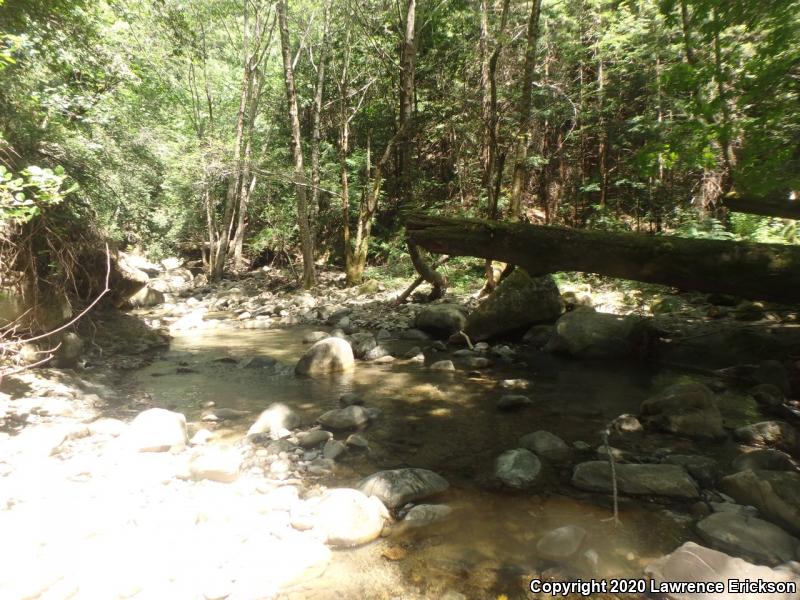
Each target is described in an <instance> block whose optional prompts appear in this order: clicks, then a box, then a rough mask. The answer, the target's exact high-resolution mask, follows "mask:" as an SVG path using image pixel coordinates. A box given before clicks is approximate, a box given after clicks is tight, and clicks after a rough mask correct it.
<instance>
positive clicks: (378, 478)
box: [358, 468, 450, 508]
mask: <svg viewBox="0 0 800 600" xmlns="http://www.w3.org/2000/svg"><path fill="white" fill-rule="evenodd" d="M448 487H450V484H449V483H448V482H447V480H446V479H445V478H444V477H442V476H441V475H438V474H437V473H434V472H433V471H429V470H428V469H416V468H406V469H394V470H390V471H378V472H377V473H373V474H372V475H370V476H368V477H365V478H364V479H362V480H361V481H360V482H359V484H358V489H359V490H361V491H362V492H364V493H365V494H367V495H368V496H376V497H377V498H378V499H379V500H380V501H381V502H383V503H384V504H385V505H386V506H387V507H389V508H397V507H399V506H403V505H404V504H406V503H408V502H412V501H415V500H422V499H423V498H428V497H429V496H434V495H436V494H440V493H442V492H444V491H445V490H446V489H447V488H448Z"/></svg>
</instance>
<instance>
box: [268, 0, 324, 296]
mask: <svg viewBox="0 0 800 600" xmlns="http://www.w3.org/2000/svg"><path fill="white" fill-rule="evenodd" d="M287 3H288V0H278V3H277V9H278V26H279V28H280V32H281V54H282V56H283V78H284V83H285V85H286V102H287V104H288V107H289V125H290V127H291V130H292V154H293V156H294V186H295V193H296V195H297V222H298V228H299V230H300V246H301V249H302V252H303V287H305V288H310V287H313V286H314V285H315V284H316V274H315V272H314V247H313V245H312V244H313V242H312V238H311V231H310V223H309V220H308V196H307V190H306V175H305V169H304V167H303V146H302V142H301V138H300V118H299V116H298V112H297V91H296V89H295V84H294V69H293V67H292V54H291V50H290V42H289V24H288V18H287V13H288V6H287Z"/></svg>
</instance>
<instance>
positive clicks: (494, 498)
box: [0, 276, 800, 600]
mask: <svg viewBox="0 0 800 600" xmlns="http://www.w3.org/2000/svg"><path fill="white" fill-rule="evenodd" d="M162 280H168V281H169V285H173V286H175V287H174V289H173V288H170V287H166V288H165V290H166V291H165V292H164V293H165V296H164V297H163V298H158V300H159V301H160V300H162V299H163V300H165V301H166V302H165V303H160V304H158V305H156V306H153V307H146V308H142V309H139V310H137V311H136V312H137V316H138V317H139V318H140V319H142V320H144V321H145V322H146V323H148V324H149V325H150V326H151V327H152V328H155V329H158V328H161V329H163V330H169V333H170V335H171V338H172V339H171V343H170V345H169V347H168V348H164V349H163V350H155V349H154V348H153V344H149V345H148V344H144V343H142V342H141V340H140V341H139V343H140V345H141V346H140V347H137V350H140V351H141V352H142V354H139V355H136V354H131V353H130V352H128V353H125V352H123V350H124V348H123V346H125V345H130V344H132V343H134V342H132V341H131V338H130V336H129V337H128V338H126V337H125V336H124V335H120V336H119V337H118V339H117V340H114V339H111V340H106V342H109V343H110V344H111V346H112V347H114V348H115V349H116V352H114V353H113V356H111V357H109V356H104V357H99V356H97V355H94V356H92V355H90V356H89V358H88V360H87V361H86V362H84V364H83V368H82V369H78V370H77V371H74V372H73V371H69V370H66V371H63V370H62V371H59V370H48V371H43V370H38V371H34V372H29V373H25V374H23V375H21V376H18V377H16V378H14V379H7V380H6V381H5V382H3V387H2V391H3V393H4V394H5V395H4V396H3V397H2V398H0V399H2V400H3V406H4V411H5V412H4V414H3V424H4V426H3V431H4V432H5V434H4V435H3V436H2V439H0V445H2V449H3V451H2V452H0V456H1V457H2V458H0V469H2V471H1V472H0V475H2V478H0V482H1V483H2V484H3V485H2V486H1V487H0V522H1V523H2V530H3V531H4V532H6V531H7V532H9V533H10V535H9V536H8V537H7V538H6V542H4V544H3V557H2V560H3V563H2V564H3V565H5V566H6V567H7V568H4V570H3V576H2V577H0V597H3V598H6V597H8V598H37V597H41V598H70V597H75V598H101V597H102V598H115V597H126V598H127V597H130V598H232V599H234V598H327V597H342V596H344V597H363V598H410V599H411V598H449V599H451V600H452V599H454V598H496V597H500V596H502V595H505V596H506V597H508V598H529V597H531V595H530V593H529V592H528V582H529V581H530V580H531V579H533V578H541V579H544V580H559V581H566V580H570V579H576V578H589V577H605V578H610V577H642V576H647V577H653V578H655V579H657V580H675V579H680V578H681V577H683V578H688V579H696V578H700V579H705V580H710V579H713V578H725V577H727V575H726V574H727V573H728V572H729V570H730V569H733V568H736V569H737V570H741V569H742V568H744V567H742V565H746V568H747V569H752V570H753V571H752V573H754V574H756V573H757V574H758V576H759V577H761V578H772V579H776V580H795V579H797V578H798V577H800V575H799V574H798V570H797V568H796V566H795V563H794V562H793V561H796V560H797V559H798V558H800V555H798V551H799V546H800V542H798V537H797V536H798V535H800V500H798V498H800V473H798V469H797V463H796V457H797V456H798V440H797V429H796V426H795V423H796V421H793V409H794V405H793V404H792V402H791V400H789V399H787V393H788V394H789V395H790V390H791V387H788V386H790V384H791V377H792V374H791V373H790V372H789V371H787V370H786V366H785V364H786V363H785V361H784V362H783V363H777V366H776V363H775V362H770V361H769V360H768V361H767V362H757V361H756V362H755V363H754V364H747V365H746V368H744V367H742V366H741V365H736V366H737V369H738V370H736V371H735V372H733V373H732V372H731V371H725V372H719V373H714V372H711V371H704V372H703V373H702V374H698V372H697V370H696V369H695V370H693V372H687V371H686V370H681V369H674V368H672V369H665V368H663V367H662V368H658V369H654V368H652V367H648V366H646V365H642V364H640V363H639V362H638V361H636V360H633V361H631V360H630V356H631V355H632V354H633V355H635V354H636V353H638V352H639V350H640V348H641V343H640V342H641V339H642V338H641V335H640V332H641V323H640V320H639V319H638V318H634V317H630V318H627V317H623V316H620V315H612V314H610V313H605V312H602V311H599V312H596V311H593V310H590V309H588V308H578V309H577V310H573V311H571V312H568V313H566V314H565V315H563V316H561V317H558V315H557V314H550V315H549V316H548V317H547V318H545V319H543V321H545V322H543V323H541V324H534V325H533V326H532V328H531V330H530V331H529V332H528V333H527V334H526V335H525V336H524V337H523V338H519V337H517V338H516V340H517V341H514V342H501V343H497V342H492V341H491V338H490V337H489V336H488V334H487V336H486V337H487V340H488V341H478V340H479V339H480V338H481V337H483V333H482V332H481V331H480V330H481V329H483V330H485V329H486V328H487V327H492V326H493V325H492V323H493V321H492V320H491V319H487V318H485V315H481V312H480V311H483V312H485V311H486V309H485V306H484V307H483V308H481V309H475V301H474V300H469V299H464V298H455V299H451V300H450V301H449V302H448V303H445V304H443V305H433V306H422V307H421V306H417V305H407V306H401V307H398V306H393V305H389V304H387V300H389V299H390V297H391V295H392V293H393V291H392V290H381V289H380V287H381V286H380V284H377V283H376V282H370V283H369V284H367V285H365V286H364V287H362V288H361V289H357V290H351V291H348V290H344V289H340V288H338V287H337V286H336V285H334V284H333V283H332V282H329V286H328V287H327V288H325V290H324V291H321V292H317V294H316V295H311V294H305V293H296V292H295V293H291V292H289V291H288V290H287V291H285V292H284V291H281V290H272V291H270V290H265V287H268V286H265V285H264V281H263V280H261V279H259V278H251V279H248V280H244V281H238V282H228V283H226V284H223V285H222V286H218V287H213V288H212V287H203V286H202V285H200V286H192V285H190V284H189V282H188V281H187V278H178V277H174V276H171V277H169V278H163V279H162ZM162 287H163V286H162ZM535 287H536V289H537V290H538V291H537V293H540V292H541V290H542V289H545V291H546V290H547V288H548V285H547V284H538V283H537V284H536V285H535ZM556 292H557V290H556ZM506 298H508V294H507V296H506ZM512 299H513V298H512ZM566 300H567V301H568V302H572V303H573V305H575V304H577V305H578V306H579V305H580V304H581V303H583V304H586V303H588V302H587V301H586V299H585V297H581V296H580V294H573V296H572V297H567V298H566ZM512 304H514V303H513V302H512ZM560 306H561V305H560V304H559V308H558V312H559V313H560V312H561V310H562V309H561V308H560ZM511 308H513V306H512V307H510V308H509V307H508V305H504V308H503V310H506V311H508V310H510V309H511ZM689 308H691V306H689ZM531 310H534V311H535V312H539V313H541V314H548V313H554V312H555V306H554V303H553V302H552V295H551V301H550V302H542V303H540V305H539V306H536V307H534V306H531ZM685 310H687V309H686V307H683V308H681V309H680V310H678V311H676V312H677V313H678V315H681V314H682V311H685ZM701 311H702V312H703V313H705V312H707V309H706V308H705V307H701ZM476 312H477V313H478V314H479V316H481V318H480V319H477V320H474V319H473V321H472V323H471V324H470V323H468V321H467V317H466V315H467V314H474V313H476ZM556 317H558V319H559V320H558V322H556V324H555V325H552V324H551V323H550V322H552V320H553V319H554V318H556ZM680 318H681V319H683V320H684V321H685V320H686V315H685V314H683V316H681V317H680ZM698 318H699V317H698ZM703 318H704V319H708V318H709V317H703ZM714 319H715V320H716V317H714ZM678 320H679V319H678V318H677V316H676V319H675V321H674V322H677V321H678ZM509 321H513V319H511V318H509ZM547 321H550V322H547ZM703 323H704V326H708V325H707V324H706V322H705V321H704V322H703ZM514 324H515V326H516V327H517V328H518V327H519V323H517V322H514ZM661 328H662V329H665V328H666V327H665V326H664V325H663V324H662V325H661ZM462 330H466V331H467V332H469V335H468V336H467V338H464V337H463V336H460V335H458V334H457V335H455V336H453V337H451V335H452V334H453V333H456V332H458V331H462ZM492 334H494V332H492ZM111 337H112V338H113V337H114V336H111ZM140 337H141V336H140ZM153 339H154V340H155V339H156V338H153ZM509 339H513V338H509ZM781 339H783V338H781ZM115 342H116V343H117V346H114V343H115ZM714 343H717V342H716V341H714ZM777 343H779V344H780V343H782V341H780V340H779V342H777ZM559 351H560V353H559ZM670 351H672V349H670ZM564 354H566V355H567V356H564ZM776 354H777V355H779V352H778V351H777V350H776ZM569 355H571V356H569ZM772 357H773V355H770V356H769V357H768V358H772ZM601 359H602V360H601ZM109 364H113V365H114V366H115V367H116V369H115V370H113V371H112V370H109V369H108V365H109ZM612 465H613V466H612ZM612 473H613V476H612ZM614 480H616V486H617V488H618V496H619V497H618V512H619V515H618V516H619V522H618V523H617V522H615V521H614V520H613V519H609V518H610V517H612V516H613V507H614V500H613V493H612V492H613V487H614ZM687 557H689V558H688V559H687ZM737 561H738V562H737ZM781 597H782V598H783V597H786V596H781Z"/></svg>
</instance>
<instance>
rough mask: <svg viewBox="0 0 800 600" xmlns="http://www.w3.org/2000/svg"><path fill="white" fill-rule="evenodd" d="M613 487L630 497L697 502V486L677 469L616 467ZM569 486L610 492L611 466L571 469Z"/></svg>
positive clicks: (600, 464)
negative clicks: (570, 484) (653, 497)
mask: <svg viewBox="0 0 800 600" xmlns="http://www.w3.org/2000/svg"><path fill="white" fill-rule="evenodd" d="M615 471H616V476H617V487H618V489H619V491H620V493H622V494H631V495H634V496H637V495H643V496H672V497H676V498H697V497H698V496H699V495H700V493H699V490H698V489H697V483H695V481H694V479H692V478H691V477H690V476H689V474H688V473H687V472H686V469H684V468H683V467H681V466H679V465H663V464H661V465H657V464H616V465H615ZM572 485H574V486H575V487H577V488H580V489H582V490H588V491H590V492H607V493H610V492H612V491H613V483H612V478H611V463H609V462H606V461H599V460H598V461H590V462H585V463H580V464H579V465H576V466H575V470H574V471H573V473H572Z"/></svg>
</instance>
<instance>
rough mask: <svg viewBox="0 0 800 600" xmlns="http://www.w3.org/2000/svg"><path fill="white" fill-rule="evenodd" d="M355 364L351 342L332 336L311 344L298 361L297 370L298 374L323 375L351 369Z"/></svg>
mask: <svg viewBox="0 0 800 600" xmlns="http://www.w3.org/2000/svg"><path fill="white" fill-rule="evenodd" d="M354 366H355V359H354V358H353V350H352V348H351V347H350V344H348V343H347V341H345V340H343V339H340V338H335V337H330V338H326V339H324V340H321V341H319V342H316V343H315V344H314V345H313V346H311V348H309V349H308V351H307V352H306V353H305V355H303V358H301V359H300V360H299V361H298V363H297V366H296V367H295V372H296V373H297V374H298V375H322V374H326V373H336V372H340V371H349V370H351V369H352V368H353V367H354Z"/></svg>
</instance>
